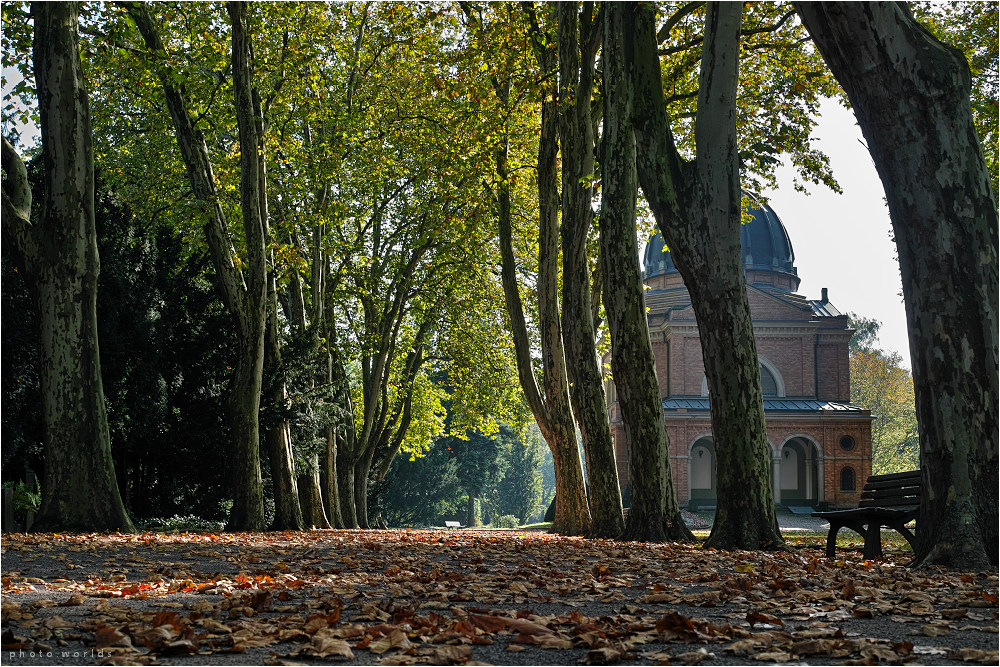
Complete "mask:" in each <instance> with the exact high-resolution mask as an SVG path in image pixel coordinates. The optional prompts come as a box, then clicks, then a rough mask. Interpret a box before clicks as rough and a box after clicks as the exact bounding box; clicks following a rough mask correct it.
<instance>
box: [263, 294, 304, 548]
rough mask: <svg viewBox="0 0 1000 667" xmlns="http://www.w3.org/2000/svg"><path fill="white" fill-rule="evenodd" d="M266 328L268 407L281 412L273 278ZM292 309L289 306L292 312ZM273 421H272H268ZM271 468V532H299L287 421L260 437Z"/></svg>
mask: <svg viewBox="0 0 1000 667" xmlns="http://www.w3.org/2000/svg"><path fill="white" fill-rule="evenodd" d="M267 301H268V313H267V328H266V330H265V334H264V368H265V369H266V370H267V374H268V375H269V376H270V377H271V380H270V381H269V383H268V384H269V385H270V387H269V389H268V393H269V394H270V395H269V396H267V397H266V400H267V402H268V403H270V404H271V406H273V407H274V408H275V409H276V410H282V411H283V410H284V408H285V407H286V406H285V404H286V402H287V401H288V392H287V389H286V386H285V381H284V378H283V373H282V370H281V344H280V342H279V340H278V291H277V284H276V281H275V279H274V275H273V274H271V275H269V276H268V278H267ZM292 301H293V302H294V301H295V299H294V298H293V299H292ZM295 309H296V308H295V307H294V306H293V310H295ZM272 421H274V420H272ZM264 442H265V443H266V445H267V452H268V459H269V462H270V464H271V490H272V493H273V495H274V521H272V522H271V530H302V529H303V527H305V525H306V524H304V522H303V519H304V518H303V512H304V508H302V507H301V506H300V503H299V489H298V482H297V481H296V474H295V454H294V452H293V451H292V430H291V424H289V423H288V420H287V419H281V420H277V421H274V423H272V424H270V425H269V427H268V428H267V430H266V431H265V433H264Z"/></svg>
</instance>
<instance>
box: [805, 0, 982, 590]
mask: <svg viewBox="0 0 1000 667" xmlns="http://www.w3.org/2000/svg"><path fill="white" fill-rule="evenodd" d="M797 8H798V11H799V14H800V15H801V16H802V21H803V23H804V24H805V25H806V27H807V28H808V30H809V32H810V34H811V35H812V37H813V40H814V41H815V42H816V45H817V47H818V48H819V50H820V52H821V53H822V54H823V58H824V59H825V60H826V62H827V64H828V65H829V66H830V69H831V71H832V72H833V73H834V75H835V76H836V77H837V80H838V81H839V82H840V84H841V85H842V86H843V87H844V90H845V91H846V92H847V95H848V97H849V98H850V100H851V105H852V107H853V108H854V113H855V116H856V117H857V119H858V123H859V124H860V125H861V131H862V133H863V134H864V136H865V140H866V141H867V143H868V149H869V151H870V152H871V155H872V159H873V160H874V162H875V167H876V169H877V170H878V173H879V177H880V178H881V180H882V185H883V187H884V188H885V193H886V198H887V200H888V202H889V215H890V218H891V220H892V227H893V231H894V233H895V237H896V247H897V249H898V250H899V266H900V272H901V273H902V278H903V297H904V301H905V305H906V320H907V325H908V329H909V339H910V356H911V363H912V370H913V383H914V391H915V394H916V408H917V421H918V425H919V432H920V456H921V470H922V471H923V482H924V493H923V496H922V498H921V506H920V516H919V518H918V520H917V526H918V528H917V548H916V558H915V560H914V562H915V563H917V564H922V565H931V564H940V565H946V566H949V567H954V568H959V569H979V570H988V569H996V566H997V555H998V554H997V551H998V542H1000V538H998V535H997V524H998V521H997V506H998V496H997V487H998V479H997V477H998V460H997V438H998V404H997V397H998V395H1000V390H998V375H997V369H998V353H997V345H998V342H997V323H998V318H997V302H998V288H997V280H998V276H997V257H998V251H997V248H998V233H997V208H996V200H995V193H993V192H992V191H991V186H990V179H989V172H988V170H987V168H986V164H985V161H984V159H983V153H982V148H981V147H980V144H979V140H978V138H977V136H976V130H975V127H974V125H973V122H972V116H971V109H970V105H969V96H970V90H971V75H970V72H969V66H968V63H967V62H966V60H965V58H964V57H963V55H962V53H961V52H960V51H959V50H958V49H955V48H952V47H950V46H948V45H946V44H943V43H941V42H940V41H938V40H937V39H935V38H934V37H933V36H932V35H931V34H930V33H929V32H928V31H926V30H925V29H924V28H922V27H921V26H920V25H919V24H918V23H917V22H916V21H915V20H914V19H913V16H912V15H911V14H910V12H909V10H908V9H907V8H906V5H905V4H903V3H886V2H873V3H857V4H854V3H841V2H819V3H801V4H797Z"/></svg>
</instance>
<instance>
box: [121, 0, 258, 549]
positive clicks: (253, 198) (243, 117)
mask: <svg viewBox="0 0 1000 667" xmlns="http://www.w3.org/2000/svg"><path fill="white" fill-rule="evenodd" d="M127 9H128V12H129V15H130V16H131V17H132V19H133V20H134V21H135V24H136V27H137V28H138V29H139V32H140V33H141V34H142V37H143V41H144V43H145V45H146V48H147V50H149V51H150V52H151V53H152V54H155V56H156V57H157V58H159V59H160V61H164V60H166V49H165V48H164V45H163V40H162V39H161V38H160V36H159V33H158V32H157V30H156V26H155V24H154V22H153V18H152V15H151V14H150V12H149V7H148V6H147V5H145V4H142V3H135V4H130V5H128V6H127ZM228 9H229V14H230V19H231V21H232V26H233V47H232V66H233V89H234V93H235V102H234V106H235V109H236V118H237V125H238V127H239V135H240V137H239V139H240V203H241V205H242V208H243V231H244V240H245V256H244V264H245V265H246V268H247V272H246V273H247V276H246V280H244V276H243V272H242V271H240V269H239V268H237V266H236V263H235V261H234V259H233V257H234V254H235V249H234V248H233V245H232V241H231V239H230V237H229V231H228V224H227V222H226V216H225V212H224V211H223V209H222V205H221V198H220V197H219V194H218V192H217V189H216V186H215V176H214V174H213V170H212V161H211V156H210V155H209V152H208V146H207V144H206V143H205V138H204V136H203V135H202V133H201V131H200V130H199V129H198V128H197V127H196V126H195V124H194V121H193V114H191V113H190V112H189V109H188V107H189V105H188V102H187V100H186V98H185V96H184V92H183V89H181V88H179V87H178V86H177V84H176V83H175V82H174V79H173V78H172V76H171V72H170V71H169V70H168V68H166V67H161V68H160V69H159V70H158V71H157V72H156V74H157V76H158V77H159V79H160V83H161V85H162V87H163V93H164V99H165V102H166V106H167V109H168V110H169V112H170V117H171V120H172V121H173V124H174V134H175V136H176V138H177V147H178V149H179V150H180V153H181V157H182V158H183V160H184V166H185V168H186V170H187V175H188V180H189V182H190V183H191V190H192V193H193V196H194V198H195V199H196V200H198V201H199V202H201V204H202V207H203V210H204V214H205V220H206V222H205V228H204V230H205V239H206V241H207V243H208V247H209V253H210V255H211V258H212V265H213V267H214V269H215V280H216V284H217V286H218V287H219V292H220V294H221V296H222V300H223V303H225V305H226V308H227V310H228V311H229V313H230V315H231V316H232V318H233V322H234V324H235V329H236V338H237V348H238V353H239V356H238V358H237V361H236V366H235V367H234V369H233V374H232V377H231V379H230V383H229V396H228V399H227V401H226V410H227V414H226V417H227V421H228V423H229V427H230V438H231V439H232V445H231V447H232V450H231V451H232V453H231V455H230V457H229V459H230V460H229V461H228V463H229V466H230V469H229V472H228V474H229V479H230V482H231V483H232V484H233V510H232V513H231V515H230V518H229V522H228V524H227V527H228V528H229V529H230V530H261V529H263V528H264V504H263V503H264V497H263V488H262V486H263V485H262V483H261V473H260V460H259V451H258V449H259V446H260V443H259V440H258V418H259V414H258V413H259V410H260V389H261V369H262V366H263V353H264V344H263V342H264V321H265V317H266V309H265V301H264V297H265V287H266V281H265V267H264V259H265V253H264V247H265V234H264V225H265V219H264V218H265V216H266V211H264V210H262V203H263V202H266V196H265V189H264V188H265V182H264V176H263V172H262V169H261V165H262V162H263V159H262V158H263V143H262V138H261V136H260V131H259V127H260V124H259V122H258V116H259V111H260V110H259V106H258V107H257V108H256V109H255V105H254V103H253V98H254V96H253V94H252V90H251V74H250V62H249V61H250V44H249V37H248V35H247V32H246V25H245V23H246V16H245V14H246V7H245V6H244V5H242V4H240V3H230V4H229V5H228ZM242 355H251V356H249V357H246V358H244V357H243V356H242Z"/></svg>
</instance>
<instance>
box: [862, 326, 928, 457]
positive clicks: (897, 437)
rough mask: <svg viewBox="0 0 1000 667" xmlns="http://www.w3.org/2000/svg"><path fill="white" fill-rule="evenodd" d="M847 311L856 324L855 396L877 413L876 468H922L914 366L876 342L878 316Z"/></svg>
mask: <svg viewBox="0 0 1000 667" xmlns="http://www.w3.org/2000/svg"><path fill="white" fill-rule="evenodd" d="M849 317H850V323H851V326H853V327H855V328H856V329H857V333H855V335H854V337H852V339H851V356H850V366H851V402H852V403H854V404H855V405H858V406H861V407H862V408H865V409H866V410H870V411H871V413H872V415H873V416H874V417H875V420H874V421H873V422H872V471H873V472H874V473H875V474H885V473H891V472H903V471H906V470H913V469H915V468H918V467H919V461H920V441H919V437H918V434H917V414H916V408H915V403H914V401H915V398H914V393H913V378H912V377H911V375H910V371H908V370H907V369H906V368H904V367H903V365H902V363H903V359H902V357H901V356H900V355H899V353H898V352H886V351H884V350H880V349H876V348H875V347H874V343H875V341H876V340H877V338H878V328H879V323H878V322H877V321H876V320H870V319H866V318H859V317H857V316H856V315H850V316H849ZM859 334H860V335H859Z"/></svg>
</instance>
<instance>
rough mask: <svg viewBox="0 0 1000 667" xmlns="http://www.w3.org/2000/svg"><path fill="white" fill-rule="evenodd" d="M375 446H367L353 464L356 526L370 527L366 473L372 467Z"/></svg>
mask: <svg viewBox="0 0 1000 667" xmlns="http://www.w3.org/2000/svg"><path fill="white" fill-rule="evenodd" d="M374 455H375V448H374V447H369V448H368V449H367V450H366V451H365V452H363V453H362V454H361V458H360V459H359V460H358V462H357V463H356V464H354V511H355V512H356V513H357V519H358V528H370V527H371V526H370V525H369V523H368V473H369V471H371V468H372V457H373V456H374Z"/></svg>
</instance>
